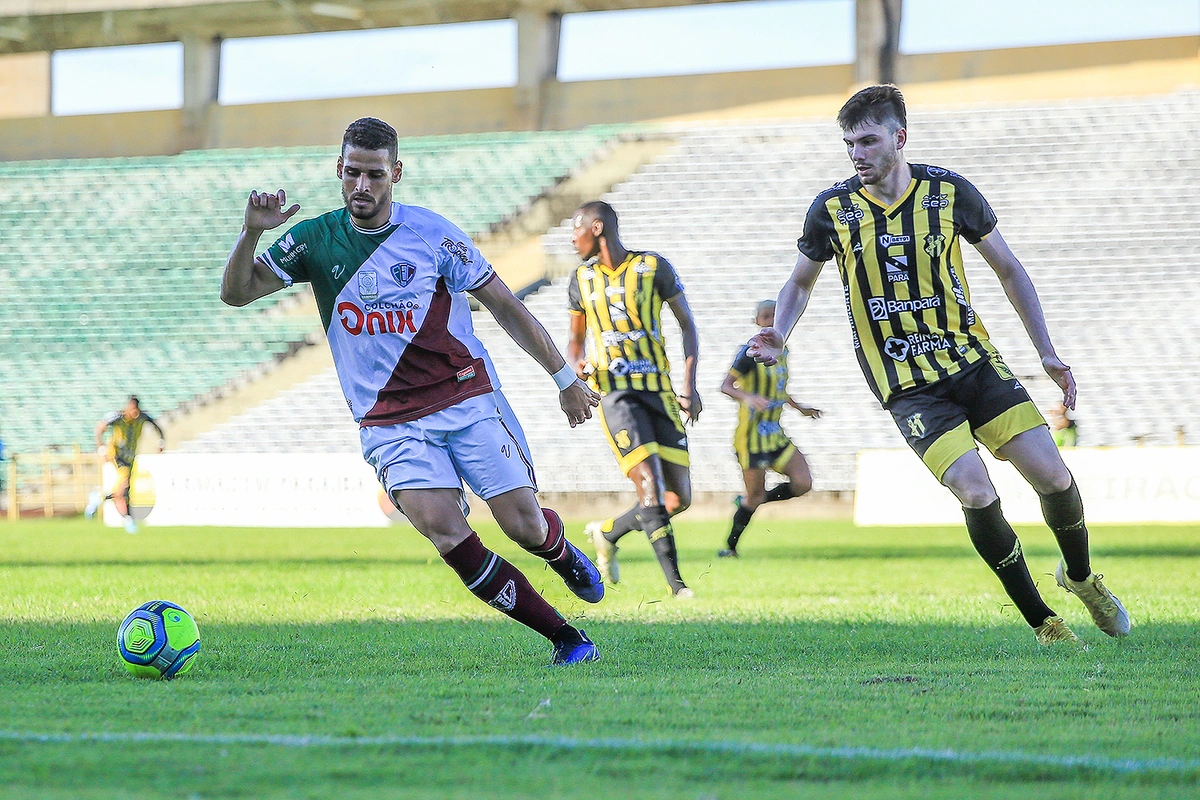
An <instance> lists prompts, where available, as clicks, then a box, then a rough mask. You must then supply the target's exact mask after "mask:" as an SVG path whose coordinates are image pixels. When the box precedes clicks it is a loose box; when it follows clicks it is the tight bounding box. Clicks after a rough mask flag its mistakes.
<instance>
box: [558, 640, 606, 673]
mask: <svg viewBox="0 0 1200 800" xmlns="http://www.w3.org/2000/svg"><path fill="white" fill-rule="evenodd" d="M575 633H577V634H578V636H569V637H568V638H565V639H563V640H560V641H556V642H555V643H554V661H553V662H552V663H551V664H550V666H552V667H561V666H565V665H567V664H583V663H584V662H587V661H599V660H600V651H599V650H597V649H596V645H595V643H593V642H592V640H591V639H589V638H588V637H587V634H586V633H584V632H583V631H575Z"/></svg>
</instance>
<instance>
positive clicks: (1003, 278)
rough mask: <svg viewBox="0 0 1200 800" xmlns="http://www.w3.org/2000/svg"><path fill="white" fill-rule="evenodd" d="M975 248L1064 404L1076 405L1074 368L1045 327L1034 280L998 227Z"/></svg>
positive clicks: (1044, 318)
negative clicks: (1022, 327) (1067, 361)
mask: <svg viewBox="0 0 1200 800" xmlns="http://www.w3.org/2000/svg"><path fill="white" fill-rule="evenodd" d="M975 249H976V250H978V251H979V254H980V255H981V256H983V258H984V260H986V261H987V262H988V266H990V267H991V268H992V269H993V270H994V271H995V273H996V277H998V278H999V279H1000V285H1001V286H1003V287H1004V293H1005V294H1006V295H1008V302H1010V303H1012V307H1013V308H1014V309H1015V310H1016V312H1017V316H1018V317H1020V318H1021V324H1022V325H1024V326H1025V332H1026V333H1027V334H1029V339H1030V341H1032V342H1033V346H1034V347H1035V348H1037V352H1038V357H1039V358H1041V359H1042V369H1044V370H1046V374H1047V375H1049V376H1050V377H1051V378H1052V379H1053V380H1054V382H1055V383H1057V384H1058V387H1059V388H1060V389H1062V393H1063V405H1064V406H1066V407H1067V408H1075V377H1074V376H1073V375H1072V374H1071V368H1070V367H1068V366H1067V365H1066V364H1064V363H1063V362H1062V360H1061V359H1059V357H1058V354H1057V353H1056V352H1055V351H1054V344H1053V343H1052V342H1051V341H1050V331H1049V330H1048V329H1047V327H1046V315H1045V314H1044V313H1043V312H1042V304H1041V301H1039V300H1038V296H1037V291H1036V290H1035V289H1034V288H1033V281H1031V280H1030V279H1029V273H1027V272H1026V271H1025V267H1024V266H1022V264H1021V262H1020V261H1019V260H1018V259H1017V257H1016V255H1014V254H1013V251H1012V250H1011V249H1010V248H1009V246H1008V242H1006V241H1004V237H1003V236H1001V235H1000V231H999V229H993V230H992V232H991V233H989V234H988V235H987V236H986V237H984V238H983V239H982V240H981V241H980V242H979V243H978V244H976V245H975Z"/></svg>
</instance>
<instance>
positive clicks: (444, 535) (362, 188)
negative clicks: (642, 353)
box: [221, 117, 604, 664]
mask: <svg viewBox="0 0 1200 800" xmlns="http://www.w3.org/2000/svg"><path fill="white" fill-rule="evenodd" d="M397 149H398V142H397V136H396V131H395V130H394V129H393V128H392V127H391V126H390V125H388V124H387V123H385V122H383V121H381V120H378V119H374V118H370V117H367V118H363V119H359V120H356V121H355V122H353V123H352V124H351V125H350V127H348V128H347V129H346V132H345V135H344V137H343V139H342V150H341V154H340V155H339V156H338V159H337V175H338V177H339V178H340V179H341V182H342V198H343V200H344V201H345V207H344V208H340V209H338V210H336V211H330V212H328V213H326V214H322V215H321V216H319V217H316V218H315V219H310V220H306V221H303V222H299V223H297V224H296V225H295V226H294V227H292V228H291V229H290V230H289V231H288V232H287V233H286V234H284V235H283V236H282V237H281V238H280V239H279V240H278V241H276V242H275V244H273V245H272V246H271V247H269V248H268V249H267V250H266V251H265V252H264V253H263V254H262V255H260V256H259V257H258V258H255V256H254V251H255V247H256V245H257V243H258V240H259V238H260V237H261V236H262V234H263V232H264V231H267V230H270V229H272V228H276V227H278V226H279V225H282V224H283V223H284V222H286V221H287V220H288V219H290V218H291V217H292V215H294V214H295V213H296V212H297V211H298V210H299V208H300V206H298V205H293V206H291V207H290V208H288V207H287V198H286V195H285V194H284V191H283V190H282V189H280V190H279V191H278V192H277V193H275V194H268V193H262V194H260V193H258V192H251V193H250V198H249V201H248V202H247V204H246V214H245V227H244V228H243V229H242V232H241V234H240V235H239V236H238V240H237V244H236V245H235V246H234V248H233V252H232V253H231V254H230V256H229V260H228V262H227V263H226V265H225V275H224V279H223V281H222V284H221V299H222V300H223V301H224V302H225V303H227V304H229V305H234V306H244V305H246V304H247V303H250V302H252V301H254V300H256V299H258V298H260V297H263V296H265V295H268V294H270V293H272V292H274V291H277V290H279V289H282V288H284V287H285V286H291V285H292V284H293V283H294V282H297V281H302V282H308V283H311V284H312V288H313V293H314V294H315V296H316V299H317V305H318V308H319V310H320V312H321V318H322V321H323V322H324V325H325V330H326V334H327V335H328V339H329V346H330V350H331V351H332V353H333V360H334V364H335V365H336V367H337V372H338V379H339V381H340V382H341V385H342V392H343V393H344V394H345V397H346V402H347V404H349V406H350V411H351V413H352V414H353V415H354V419H355V421H357V422H358V423H359V425H360V430H359V433H360V439H361V442H362V449H363V456H364V458H365V459H366V460H367V462H368V463H370V464H371V466H373V467H374V468H375V470H376V473H377V474H378V476H379V480H380V483H382V484H383V487H384V489H385V491H387V492H388V494H389V495H390V496H391V498H392V499H393V500H394V501H395V503H396V506H397V507H398V508H399V509H400V510H401V511H403V512H404V514H405V515H406V516H407V517H408V519H409V520H410V521H411V522H412V524H413V525H414V526H415V527H416V529H417V530H418V531H420V532H421V533H422V534H424V535H425V536H426V537H427V538H428V539H429V540H430V541H431V542H432V543H433V545H434V546H435V547H436V548H437V551H438V553H439V554H440V555H441V557H442V559H443V560H444V561H445V562H446V563H447V564H448V565H449V566H450V567H451V568H452V569H453V570H454V571H455V572H456V573H457V574H458V576H459V577H460V578H461V579H462V581H463V583H464V584H466V586H467V588H468V589H469V590H470V591H471V593H472V594H474V595H475V596H476V597H478V598H479V599H480V600H482V601H483V602H485V603H487V604H488V605H491V606H493V607H494V608H496V609H498V610H499V611H501V612H503V613H504V614H507V615H508V616H510V617H512V618H513V619H515V620H517V621H518V622H520V623H522V624H524V625H526V626H528V627H529V628H532V629H533V630H534V631H536V632H538V633H540V634H541V635H543V636H545V637H546V638H547V639H549V640H550V642H551V643H552V644H553V646H554V660H553V663H555V664H570V663H576V662H581V661H594V660H595V659H596V658H598V656H599V654H598V651H597V650H596V647H595V645H594V644H592V642H591V641H590V640H589V639H588V638H587V636H586V635H584V633H583V631H580V630H576V629H575V628H574V627H573V626H571V625H569V624H568V623H567V622H566V620H565V619H563V617H562V616H561V615H560V614H559V613H558V612H557V611H556V610H555V609H554V608H553V607H552V606H551V605H550V604H549V603H547V602H546V601H545V600H544V599H543V598H542V596H541V595H540V594H539V593H538V592H537V590H535V589H534V588H533V586H532V585H531V584H530V583H529V581H528V580H527V579H526V577H525V576H524V575H523V574H522V573H521V572H520V571H519V570H518V569H517V568H516V567H514V566H513V565H511V564H509V563H508V562H507V561H505V560H504V559H503V558H501V557H500V556H498V555H496V554H495V553H493V552H492V551H490V550H488V549H487V548H486V547H484V546H483V544H482V542H480V540H479V537H478V536H477V535H476V534H475V532H474V531H473V530H471V528H470V526H469V525H468V524H467V520H466V518H465V516H464V512H463V499H462V483H463V482H464V481H465V482H466V483H467V485H468V486H470V488H471V490H472V491H474V492H475V493H476V494H478V495H479V496H480V497H481V498H483V499H484V500H485V501H487V503H488V506H489V507H490V509H491V511H492V514H493V515H494V516H495V518H496V521H497V522H498V523H499V524H500V527H501V529H502V530H503V531H504V532H505V534H506V535H508V537H509V538H511V539H512V540H513V541H515V542H517V543H518V544H520V545H521V546H522V547H523V548H525V549H526V550H528V551H529V552H530V553H533V554H534V555H536V556H539V557H540V558H543V559H545V560H546V562H547V563H548V564H549V565H550V566H551V568H553V569H554V571H555V572H557V573H558V574H559V575H560V576H561V577H562V578H563V581H564V582H565V583H566V584H567V587H568V588H569V589H570V590H571V591H572V592H574V593H575V594H576V595H577V596H579V597H580V598H581V599H583V600H585V601H587V602H589V603H597V602H599V601H600V599H601V598H602V597H603V595H604V584H603V583H602V582H601V579H600V574H599V572H597V570H596V567H595V566H594V565H593V564H592V563H591V561H589V560H588V559H587V557H586V556H584V555H583V553H581V552H580V551H579V550H578V549H577V548H575V547H574V546H573V545H572V544H571V543H570V542H568V541H567V538H566V535H565V531H564V530H563V524H562V520H561V519H560V518H559V516H558V514H556V513H555V512H554V511H552V510H551V509H548V508H541V507H539V505H538V501H537V497H536V496H535V494H534V493H535V492H536V491H537V484H536V482H535V478H534V472H533V464H532V461H531V460H530V458H529V448H528V446H527V444H526V442H525V436H524V433H523V432H522V431H521V427H520V425H519V424H518V423H517V420H516V417H515V416H514V415H513V413H512V410H511V408H510V407H509V406H508V403H507V402H506V401H505V399H504V396H503V395H502V394H501V393H500V383H499V381H498V380H497V378H496V373H495V370H494V368H493V366H492V363H491V359H490V357H489V356H488V354H487V352H486V350H485V349H484V347H483V343H482V342H480V341H479V339H478V338H476V336H475V334H474V332H473V328H472V323H471V310H470V308H469V306H468V303H467V296H466V293H468V292H469V293H470V294H471V295H472V296H474V297H475V298H476V299H477V300H479V302H480V303H482V304H483V305H484V306H486V307H487V309H488V310H489V311H490V312H491V313H492V314H493V316H495V317H496V320H497V321H498V322H499V323H500V326H501V327H502V328H504V330H505V331H506V332H507V333H508V335H509V336H511V337H512V338H513V340H514V341H516V342H517V344H519V345H521V347H522V348H523V349H524V350H525V351H526V352H528V353H529V354H530V355H531V356H532V357H533V358H534V360H536V361H537V362H538V363H539V364H540V365H541V366H542V368H543V369H545V370H546V371H547V372H548V373H550V374H551V375H552V377H553V378H554V381H555V383H556V384H557V386H558V388H559V404H560V406H561V407H562V410H563V412H564V413H565V414H566V415H567V419H568V420H569V421H570V423H571V426H572V427H574V426H575V425H578V424H580V423H582V422H583V421H584V420H587V419H589V418H590V417H591V415H592V407H594V406H595V405H596V404H597V403H598V402H599V398H598V397H597V396H596V395H595V393H594V392H592V391H591V390H590V389H589V388H588V387H587V386H585V385H584V384H583V383H582V382H580V381H579V380H578V379H577V378H576V377H575V374H574V370H573V369H572V367H570V366H569V365H567V363H566V361H565V360H564V359H563V357H562V355H561V354H560V353H559V351H558V348H557V347H556V346H555V345H554V341H553V340H552V339H551V338H550V336H549V334H547V333H546V330H545V329H544V328H543V327H542V326H541V324H540V323H539V322H538V321H537V320H536V319H534V317H533V316H532V315H531V314H530V313H529V311H528V310H527V309H526V308H525V306H524V304H522V303H521V301H520V300H518V299H517V298H516V297H514V296H513V294H512V292H510V291H509V290H508V287H507V286H505V285H504V282H503V281H502V280H500V278H499V277H498V276H497V275H496V273H495V271H494V270H493V269H492V267H491V265H490V264H489V263H488V262H487V260H485V259H484V257H483V256H482V255H481V254H480V252H479V250H477V249H476V248H475V245H474V243H473V242H472V241H471V239H470V238H469V237H468V236H467V235H466V234H465V233H463V232H462V231H461V230H460V229H459V228H458V227H457V226H455V225H454V224H453V223H451V222H450V221H448V220H446V219H445V218H444V217H441V216H439V215H438V214H435V213H433V212H432V211H429V210H427V209H424V208H419V207H417V206H410V205H403V204H401V203H395V202H392V187H393V185H394V184H396V183H399V181H400V177H401V171H402V169H403V165H402V164H401V163H400V161H399V159H398V153H397Z"/></svg>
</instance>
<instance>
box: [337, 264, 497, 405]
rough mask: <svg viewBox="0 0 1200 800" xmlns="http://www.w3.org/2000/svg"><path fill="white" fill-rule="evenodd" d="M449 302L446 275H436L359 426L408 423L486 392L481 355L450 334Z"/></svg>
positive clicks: (488, 386) (488, 382)
mask: <svg viewBox="0 0 1200 800" xmlns="http://www.w3.org/2000/svg"><path fill="white" fill-rule="evenodd" d="M450 304H451V298H450V293H449V292H448V291H446V279H445V278H438V282H437V289H436V291H434V293H433V299H432V301H431V302H430V303H429V311H428V312H427V313H426V314H425V321H424V322H423V323H421V329H420V330H419V331H417V333H416V335H415V336H413V338H412V341H411V342H409V343H408V346H407V347H405V348H404V354H403V355H401V356H400V363H398V364H396V368H395V369H394V370H392V377H390V378H388V382H387V384H385V385H384V387H383V388H382V389H380V390H379V394H378V395H377V397H376V399H375V405H374V406H372V407H371V410H370V411H368V412H367V413H366V415H365V416H364V417H363V420H362V423H361V424H362V425H364V426H368V425H395V424H396V423H399V422H410V421H412V420H414V419H419V418H420V417H424V416H426V415H428V414H432V413H433V412H435V411H441V410H442V409H443V408H449V407H450V406H452V405H454V404H455V403H461V402H462V401H463V400H466V399H467V398H469V397H476V396H478V395H481V394H487V393H488V392H490V391H492V381H491V378H489V377H488V373H487V366H486V365H485V364H484V363H483V359H482V358H475V357H474V356H473V355H471V351H470V350H468V349H467V346H466V345H465V344H463V343H462V342H460V341H459V340H458V339H455V338H454V337H453V336H452V335H450V331H449V328H448V323H449V320H450Z"/></svg>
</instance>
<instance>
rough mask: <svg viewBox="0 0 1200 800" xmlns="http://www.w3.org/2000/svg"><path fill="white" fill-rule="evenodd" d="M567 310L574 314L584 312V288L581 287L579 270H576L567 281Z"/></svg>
mask: <svg viewBox="0 0 1200 800" xmlns="http://www.w3.org/2000/svg"><path fill="white" fill-rule="evenodd" d="M567 310H568V311H570V312H571V313H572V314H582V313H584V311H583V290H582V289H580V288H579V270H575V272H574V273H573V274H572V275H571V280H569V281H568V282H567Z"/></svg>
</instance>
